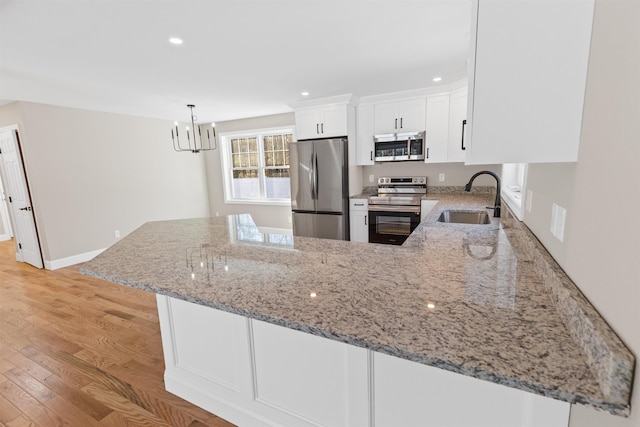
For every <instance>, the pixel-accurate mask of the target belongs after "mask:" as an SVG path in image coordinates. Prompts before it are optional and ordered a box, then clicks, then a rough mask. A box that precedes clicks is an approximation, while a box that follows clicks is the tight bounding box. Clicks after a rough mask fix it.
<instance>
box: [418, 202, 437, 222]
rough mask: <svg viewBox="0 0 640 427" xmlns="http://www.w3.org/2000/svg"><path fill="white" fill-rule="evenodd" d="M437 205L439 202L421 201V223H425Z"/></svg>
mask: <svg viewBox="0 0 640 427" xmlns="http://www.w3.org/2000/svg"><path fill="white" fill-rule="evenodd" d="M437 204H438V201H437V200H420V221H424V219H425V218H426V217H427V215H429V212H431V211H432V210H433V208H435V207H436V205H437Z"/></svg>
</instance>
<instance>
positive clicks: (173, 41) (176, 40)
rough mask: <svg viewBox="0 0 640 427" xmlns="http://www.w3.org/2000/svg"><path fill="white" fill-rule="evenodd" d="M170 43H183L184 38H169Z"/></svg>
mask: <svg viewBox="0 0 640 427" xmlns="http://www.w3.org/2000/svg"><path fill="white" fill-rule="evenodd" d="M169 43H171V44H182V39H180V38H178V37H171V38H170V39H169Z"/></svg>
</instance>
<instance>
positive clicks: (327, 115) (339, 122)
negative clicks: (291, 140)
mask: <svg viewBox="0 0 640 427" xmlns="http://www.w3.org/2000/svg"><path fill="white" fill-rule="evenodd" d="M295 118H296V139H299V140H300V139H312V138H329V137H333V136H346V135H347V134H348V113H347V105H346V104H344V105H331V106H326V107H316V108H307V109H302V110H296V112H295Z"/></svg>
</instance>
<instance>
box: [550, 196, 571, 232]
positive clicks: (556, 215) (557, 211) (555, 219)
mask: <svg viewBox="0 0 640 427" xmlns="http://www.w3.org/2000/svg"><path fill="white" fill-rule="evenodd" d="M566 219H567V210H566V209H565V208H563V207H562V206H558V205H556V204H555V203H554V204H552V205H551V234H552V235H553V236H554V237H555V238H556V239H558V240H560V241H561V242H562V241H564V226H565V221H566Z"/></svg>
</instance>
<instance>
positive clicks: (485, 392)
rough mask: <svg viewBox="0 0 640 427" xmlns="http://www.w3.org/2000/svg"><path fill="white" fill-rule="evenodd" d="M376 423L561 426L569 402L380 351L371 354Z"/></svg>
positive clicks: (382, 425)
mask: <svg viewBox="0 0 640 427" xmlns="http://www.w3.org/2000/svg"><path fill="white" fill-rule="evenodd" d="M373 366H374V369H373V372H374V378H373V383H374V384H375V393H374V396H375V397H374V404H373V406H374V420H375V425H376V427H396V426H426V425H429V426H452V427H463V426H464V427H470V426H473V427H512V426H530V427H566V426H567V424H568V422H569V408H570V405H569V404H568V403H566V402H560V401H557V400H552V399H549V398H546V397H542V396H537V395H534V394H530V393H525V392H523V391H519V390H514V389H511V388H508V387H505V386H501V385H498V384H493V383H489V382H486V381H481V380H478V379H475V378H471V377H467V376H464V375H458V374H453V373H451V372H447V371H445V370H442V369H437V368H434V367H431V366H426V365H420V364H417V363H413V362H409V361H407V360H402V359H398V358H396V357H392V356H387V355H385V354H380V353H374V359H373Z"/></svg>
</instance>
